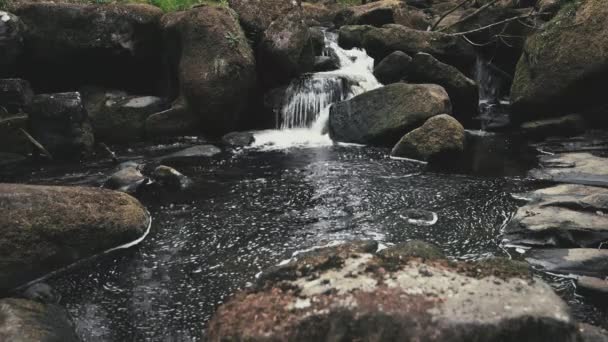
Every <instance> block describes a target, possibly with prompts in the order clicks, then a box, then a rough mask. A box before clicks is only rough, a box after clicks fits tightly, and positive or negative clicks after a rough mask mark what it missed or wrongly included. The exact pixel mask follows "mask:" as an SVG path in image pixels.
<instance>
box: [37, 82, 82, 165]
mask: <svg viewBox="0 0 608 342" xmlns="http://www.w3.org/2000/svg"><path fill="white" fill-rule="evenodd" d="M28 114H29V126H30V133H31V134H32V136H33V137H34V138H36V140H37V141H38V142H39V143H40V144H42V146H44V147H45V148H46V149H47V150H48V151H49V152H50V153H51V155H52V156H53V157H54V158H58V159H78V158H80V157H82V156H84V155H85V154H87V153H88V152H89V151H90V150H91V149H92V147H93V143H94V138H93V132H92V128H91V124H90V122H89V118H88V115H87V111H86V109H85V108H84V106H83V104H82V98H81V96H80V93H77V92H72V93H60V94H42V95H36V96H35V97H34V98H33V100H32V103H31V105H30V106H29V109H28Z"/></svg>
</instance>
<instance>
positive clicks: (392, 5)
mask: <svg viewBox="0 0 608 342" xmlns="http://www.w3.org/2000/svg"><path fill="white" fill-rule="evenodd" d="M386 24H400V25H404V26H407V27H411V28H414V29H417V30H426V28H427V27H428V26H429V22H428V20H427V19H426V16H425V15H424V13H423V12H422V11H419V10H418V9H416V8H414V7H409V6H407V5H406V4H404V3H403V2H401V1H396V0H380V1H373V2H369V3H367V4H364V5H359V6H349V7H346V8H344V9H342V10H340V11H338V12H337V13H336V14H335V17H334V25H335V26H336V27H341V26H344V25H371V26H376V27H382V26H383V25H386Z"/></svg>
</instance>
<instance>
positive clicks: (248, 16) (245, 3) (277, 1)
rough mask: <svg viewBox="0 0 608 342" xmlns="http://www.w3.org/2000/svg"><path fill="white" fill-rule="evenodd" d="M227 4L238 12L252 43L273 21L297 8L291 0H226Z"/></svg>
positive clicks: (255, 41)
mask: <svg viewBox="0 0 608 342" xmlns="http://www.w3.org/2000/svg"><path fill="white" fill-rule="evenodd" d="M228 4H229V5H230V8H232V9H233V10H234V11H235V12H236V13H237V14H238V18H239V21H240V22H241V25H242V26H243V30H245V33H246V34H247V37H248V38H249V39H251V41H252V42H253V43H254V45H257V43H258V42H259V41H260V40H261V39H262V36H263V35H264V31H266V29H267V28H268V26H270V24H271V23H272V22H273V21H275V20H277V19H279V18H281V17H282V16H284V15H286V14H288V13H290V12H292V11H297V10H298V6H297V4H296V3H295V2H294V1H292V0H228Z"/></svg>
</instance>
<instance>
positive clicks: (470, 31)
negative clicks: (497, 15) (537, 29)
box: [449, 13, 542, 36]
mask: <svg viewBox="0 0 608 342" xmlns="http://www.w3.org/2000/svg"><path fill="white" fill-rule="evenodd" d="M541 14H542V13H531V14H524V15H519V16H516V17H512V18H508V19H505V20H501V21H499V22H496V23H493V24H490V25H486V26H483V27H480V28H476V29H474V30H469V31H465V32H458V33H449V35H450V36H464V35H467V34H470V33H475V32H479V31H483V30H487V29H489V28H492V27H496V26H498V25H502V24H507V23H510V22H512V21H515V20H519V19H525V18H532V17H537V16H539V15H541Z"/></svg>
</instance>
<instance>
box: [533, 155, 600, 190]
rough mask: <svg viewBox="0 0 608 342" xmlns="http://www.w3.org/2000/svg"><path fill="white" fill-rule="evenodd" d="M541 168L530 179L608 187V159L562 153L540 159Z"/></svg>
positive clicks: (535, 170) (534, 171)
mask: <svg viewBox="0 0 608 342" xmlns="http://www.w3.org/2000/svg"><path fill="white" fill-rule="evenodd" d="M540 164H541V166H542V167H541V168H538V169H534V170H532V171H530V176H531V177H532V178H536V179H541V180H548V181H553V182H558V183H573V184H583V185H592V186H604V187H605V186H608V158H602V157H598V156H595V155H593V154H591V153H564V154H558V155H549V156H542V157H540Z"/></svg>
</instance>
